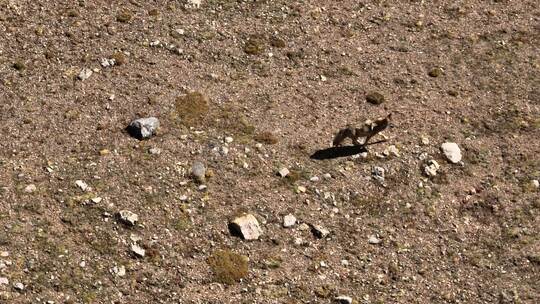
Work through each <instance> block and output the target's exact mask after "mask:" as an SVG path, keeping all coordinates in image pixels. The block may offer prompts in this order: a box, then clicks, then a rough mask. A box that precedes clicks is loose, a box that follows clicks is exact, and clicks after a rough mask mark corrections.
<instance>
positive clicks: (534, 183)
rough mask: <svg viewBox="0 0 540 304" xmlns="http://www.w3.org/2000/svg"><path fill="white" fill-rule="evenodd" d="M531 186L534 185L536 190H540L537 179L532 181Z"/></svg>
mask: <svg viewBox="0 0 540 304" xmlns="http://www.w3.org/2000/svg"><path fill="white" fill-rule="evenodd" d="M531 185H532V186H533V187H534V188H536V189H538V188H540V182H538V180H537V179H533V180H532V181H531Z"/></svg>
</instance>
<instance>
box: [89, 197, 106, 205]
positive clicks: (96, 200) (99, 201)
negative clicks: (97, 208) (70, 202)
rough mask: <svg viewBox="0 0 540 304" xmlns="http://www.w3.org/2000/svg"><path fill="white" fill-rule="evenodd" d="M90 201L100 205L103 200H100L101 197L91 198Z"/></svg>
mask: <svg viewBox="0 0 540 304" xmlns="http://www.w3.org/2000/svg"><path fill="white" fill-rule="evenodd" d="M90 200H91V201H92V203H94V204H99V203H101V201H102V200H103V198H101V197H93V198H91V199H90Z"/></svg>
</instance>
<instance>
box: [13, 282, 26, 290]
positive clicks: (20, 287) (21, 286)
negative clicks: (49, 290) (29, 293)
mask: <svg viewBox="0 0 540 304" xmlns="http://www.w3.org/2000/svg"><path fill="white" fill-rule="evenodd" d="M13 287H14V288H15V289H17V290H24V285H23V283H21V282H17V283H15V284H13Z"/></svg>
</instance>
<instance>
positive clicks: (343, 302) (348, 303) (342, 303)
mask: <svg viewBox="0 0 540 304" xmlns="http://www.w3.org/2000/svg"><path fill="white" fill-rule="evenodd" d="M334 300H335V301H336V303H338V304H352V302H353V299H352V298H351V297H349V296H343V295H341V296H337V297H335V298H334Z"/></svg>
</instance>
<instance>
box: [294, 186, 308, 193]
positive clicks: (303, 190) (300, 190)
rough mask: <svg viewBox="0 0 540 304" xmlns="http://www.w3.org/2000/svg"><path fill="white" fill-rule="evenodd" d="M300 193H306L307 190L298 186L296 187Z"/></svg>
mask: <svg viewBox="0 0 540 304" xmlns="http://www.w3.org/2000/svg"><path fill="white" fill-rule="evenodd" d="M296 189H297V190H298V192H299V193H306V191H307V189H306V187H304V186H298V187H296Z"/></svg>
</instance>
